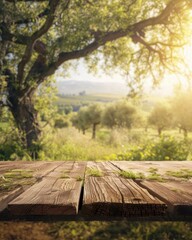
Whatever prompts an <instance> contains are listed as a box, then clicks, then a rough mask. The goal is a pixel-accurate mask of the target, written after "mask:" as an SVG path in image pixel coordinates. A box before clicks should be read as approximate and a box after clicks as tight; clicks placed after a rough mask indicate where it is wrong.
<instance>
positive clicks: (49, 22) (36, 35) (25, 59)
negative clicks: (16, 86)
mask: <svg viewBox="0 0 192 240" xmlns="http://www.w3.org/2000/svg"><path fill="white" fill-rule="evenodd" d="M59 3H60V0H50V3H49V6H50V13H49V15H48V17H47V19H46V21H45V23H44V24H43V26H42V27H41V28H40V29H39V30H37V31H36V32H34V33H33V34H32V36H31V37H30V40H29V43H28V45H27V46H26V49H25V53H24V55H23V57H22V60H21V61H20V63H19V65H18V74H17V81H18V82H19V83H21V82H22V81H23V75H24V68H25V66H26V64H27V63H28V62H29V60H30V58H31V55H32V51H33V47H34V44H35V41H36V40H37V39H38V38H40V37H41V36H42V35H43V34H45V33H46V32H47V31H48V30H49V28H50V27H51V26H52V23H53V20H54V13H55V11H56V8H57V6H58V4H59Z"/></svg>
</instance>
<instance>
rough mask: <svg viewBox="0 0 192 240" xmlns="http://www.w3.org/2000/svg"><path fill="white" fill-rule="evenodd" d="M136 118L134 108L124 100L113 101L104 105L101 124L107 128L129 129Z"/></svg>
mask: <svg viewBox="0 0 192 240" xmlns="http://www.w3.org/2000/svg"><path fill="white" fill-rule="evenodd" d="M135 120H136V108H135V107H133V106H132V105H131V104H129V103H127V102H126V101H121V102H115V103H112V104H110V105H109V106H107V107H106V109H105V110H104V112H103V116H102V123H103V125H105V126H107V127H109V128H114V127H117V128H128V129H131V128H132V125H133V124H134V122H135Z"/></svg>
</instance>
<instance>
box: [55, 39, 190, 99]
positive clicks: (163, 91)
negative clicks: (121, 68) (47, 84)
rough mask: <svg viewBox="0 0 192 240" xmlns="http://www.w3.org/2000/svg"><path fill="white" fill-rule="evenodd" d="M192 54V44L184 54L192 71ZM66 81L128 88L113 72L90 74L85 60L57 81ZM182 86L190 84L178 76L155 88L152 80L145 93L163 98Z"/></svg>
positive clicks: (170, 76)
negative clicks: (111, 84)
mask: <svg viewBox="0 0 192 240" xmlns="http://www.w3.org/2000/svg"><path fill="white" fill-rule="evenodd" d="M191 53H192V43H191V45H189V46H187V47H186V48H185V49H184V54H185V58H186V61H187V62H188V64H189V67H190V69H192V61H191ZM66 80H76V81H92V82H106V81H107V82H117V81H119V82H121V83H123V84H125V88H127V91H128V87H127V84H126V79H125V77H123V76H122V75H121V74H117V73H114V72H112V73H111V74H110V75H107V74H106V73H104V72H103V71H102V70H100V71H98V73H97V74H95V73H90V72H89V71H88V68H87V67H86V65H85V63H84V62H83V60H80V61H79V63H78V66H77V68H76V70H74V69H73V70H70V72H69V75H68V76H65V77H59V76H57V81H66ZM178 84H181V85H182V86H183V88H186V86H188V82H187V81H186V79H185V78H184V77H182V76H176V75H173V74H172V75H167V76H166V77H165V78H164V79H162V81H161V83H160V84H159V85H158V86H157V87H155V88H153V87H152V84H151V82H150V80H146V81H145V92H146V93H147V94H158V95H161V96H171V95H172V94H173V93H174V89H175V86H176V85H178Z"/></svg>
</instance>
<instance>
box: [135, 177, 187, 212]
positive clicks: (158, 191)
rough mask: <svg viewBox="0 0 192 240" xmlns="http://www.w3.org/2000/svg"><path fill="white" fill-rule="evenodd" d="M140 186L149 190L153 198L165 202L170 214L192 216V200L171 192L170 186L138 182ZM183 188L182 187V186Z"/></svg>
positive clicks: (152, 182)
mask: <svg viewBox="0 0 192 240" xmlns="http://www.w3.org/2000/svg"><path fill="white" fill-rule="evenodd" d="M138 184H139V185H140V186H141V187H143V188H145V189H147V190H148V191H149V192H150V193H151V194H152V195H153V196H155V197H157V198H159V199H160V200H161V201H162V202H165V203H166V204H167V206H168V212H169V214H174V215H191V214H192V198H191V196H186V195H184V194H182V193H178V192H175V191H173V190H171V188H170V185H169V184H168V185H167V186H165V185H163V183H158V182H154V181H146V180H144V181H138ZM180 187H181V186H180Z"/></svg>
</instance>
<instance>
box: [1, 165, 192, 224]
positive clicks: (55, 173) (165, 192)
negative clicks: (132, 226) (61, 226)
mask: <svg viewBox="0 0 192 240" xmlns="http://www.w3.org/2000/svg"><path fill="white" fill-rule="evenodd" d="M181 170H182V171H186V173H187V171H192V162H191V161H182V162H181V161H171V162H168V161H166V162H160V161H153V162H151V161H146V162H138V161H136V162H128V161H112V162H102V161H101V162H75V161H71V162H69V161H68V162H62V161H59V162H21V161H20V162H0V177H1V178H0V219H3V217H5V216H9V217H8V219H12V218H15V217H16V218H21V217H23V216H24V217H27V216H29V217H30V216H31V217H33V216H34V217H35V216H36V217H38V216H39V217H40V216H44V217H46V216H47V217H48V216H63V217H64V219H65V218H67V217H68V216H72V219H74V218H73V216H74V217H75V216H77V217H78V216H79V217H80V218H82V217H85V218H86V217H90V218H91V219H95V218H96V219H100V218H101V219H102V217H104V218H122V217H123V218H124V217H125V218H129V219H134V218H135V217H139V218H142V219H147V220H150V219H153V218H154V217H155V219H156V220H158V219H161V218H166V217H171V219H173V220H174V219H178V217H179V219H180V220H182V219H183V220H185V219H186V217H187V218H191V219H192V178H191V174H190V172H188V173H189V177H188V176H187V177H186V176H184V177H182V176H176V175H175V174H172V173H173V172H179V171H181ZM122 171H124V173H126V172H132V173H142V174H143V176H144V177H143V179H138V178H136V179H127V178H125V176H124V175H122ZM170 171H171V174H170ZM151 174H155V176H158V177H159V176H161V178H159V179H158V178H157V179H155V180H151V179H150V175H151ZM136 176H137V175H136ZM160 180H162V181H161V182H160ZM6 184H8V188H6ZM4 185H5V186H4Z"/></svg>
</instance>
